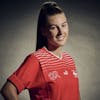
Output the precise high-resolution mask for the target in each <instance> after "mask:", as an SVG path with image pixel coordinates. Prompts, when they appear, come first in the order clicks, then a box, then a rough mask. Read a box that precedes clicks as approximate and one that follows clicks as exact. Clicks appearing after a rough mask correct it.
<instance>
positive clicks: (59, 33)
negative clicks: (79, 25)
mask: <svg viewBox="0 0 100 100" xmlns="http://www.w3.org/2000/svg"><path fill="white" fill-rule="evenodd" d="M62 33H63V30H62V29H61V28H60V27H58V35H61V34H62Z"/></svg>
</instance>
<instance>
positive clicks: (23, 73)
mask: <svg viewBox="0 0 100 100" xmlns="http://www.w3.org/2000/svg"><path fill="white" fill-rule="evenodd" d="M68 33H69V28H68V21H67V18H66V16H65V13H64V12H63V10H62V9H61V8H60V7H59V6H58V5H57V3H55V2H45V3H44V4H43V5H42V7H41V10H40V14H39V18H38V26H37V47H36V51H35V52H33V53H31V54H30V55H29V56H28V57H27V58H26V59H25V61H24V62H23V64H22V65H21V66H20V67H19V68H18V69H17V71H15V72H14V73H13V74H12V75H11V76H10V77H9V78H8V79H7V82H6V84H5V85H4V87H3V88H2V95H3V97H4V98H5V99H6V100H18V94H19V93H21V91H22V90H24V89H28V90H29V94H30V98H31V100H80V98H79V97H80V95H79V85H78V76H77V72H76V67H75V63H74V61H73V59H72V58H71V57H70V56H69V55H68V54H67V53H66V52H62V47H63V45H64V44H65V43H66V40H67V38H68Z"/></svg>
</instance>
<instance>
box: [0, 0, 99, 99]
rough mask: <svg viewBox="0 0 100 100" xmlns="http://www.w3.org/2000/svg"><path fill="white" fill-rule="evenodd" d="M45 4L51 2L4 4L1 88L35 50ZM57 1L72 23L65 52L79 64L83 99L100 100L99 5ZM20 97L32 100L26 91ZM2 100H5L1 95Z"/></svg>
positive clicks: (5, 0)
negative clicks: (40, 12) (37, 32)
mask: <svg viewBox="0 0 100 100" xmlns="http://www.w3.org/2000/svg"><path fill="white" fill-rule="evenodd" d="M41 1H42V2H41ZM44 1H48V0H1V1H0V88H1V87H2V86H3V84H4V82H5V81H6V78H7V77H8V76H9V75H10V74H11V73H12V72H14V71H15V70H16V69H17V68H18V66H19V65H20V64H21V63H22V62H23V60H24V59H25V57H26V56H27V55H28V54H29V53H31V52H33V51H34V50H35V44H36V25H37V16H38V12H39V8H40V5H41V3H43V2H44ZM55 1H56V0H55ZM57 2H58V3H59V5H61V6H62V8H63V9H64V11H65V13H66V14H67V17H68V20H69V27H70V35H69V38H68V42H67V43H66V45H65V47H64V49H65V50H66V51H67V52H68V53H70V55H71V56H72V57H73V58H74V60H75V62H76V65H77V70H78V73H79V84H80V93H81V98H82V100H99V99H100V76H99V73H100V60H99V57H100V53H99V50H100V46H99V43H100V40H99V39H100V33H99V29H100V28H99V26H100V19H99V17H100V13H99V10H100V8H99V2H98V1H96V0H94V1H93V0H80V1H79V0H78V1H77V0H57ZM19 98H20V100H29V95H28V92H27V91H26V90H25V91H23V92H22V93H21V94H20V96H19ZM0 100H3V98H2V97H1V96H0Z"/></svg>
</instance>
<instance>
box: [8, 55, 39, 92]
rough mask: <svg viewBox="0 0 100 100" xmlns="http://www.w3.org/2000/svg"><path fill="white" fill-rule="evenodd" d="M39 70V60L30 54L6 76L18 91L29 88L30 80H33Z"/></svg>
mask: <svg viewBox="0 0 100 100" xmlns="http://www.w3.org/2000/svg"><path fill="white" fill-rule="evenodd" d="M38 71H39V62H38V60H37V59H36V57H35V56H34V55H33V54H31V55H29V56H27V57H26V59H25V60H24V62H23V63H22V64H21V66H20V67H19V68H18V69H17V70H16V71H15V72H14V73H13V74H12V75H11V76H10V77H9V78H8V81H10V82H11V83H13V84H14V85H15V87H16V88H17V90H18V93H20V92H21V91H22V90H24V89H25V88H29V87H30V85H31V83H32V82H35V80H36V76H37V74H38Z"/></svg>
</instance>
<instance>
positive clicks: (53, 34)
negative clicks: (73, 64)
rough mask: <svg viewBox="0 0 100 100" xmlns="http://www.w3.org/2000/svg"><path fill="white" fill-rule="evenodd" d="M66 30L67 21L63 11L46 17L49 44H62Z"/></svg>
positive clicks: (65, 36) (64, 40)
mask: <svg viewBox="0 0 100 100" xmlns="http://www.w3.org/2000/svg"><path fill="white" fill-rule="evenodd" d="M68 31H69V29H68V23H67V19H66V16H65V14H64V13H60V14H55V15H52V16H48V17H47V40H48V43H49V44H52V45H58V46H61V45H64V44H65V42H66V40H67V37H68Z"/></svg>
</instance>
